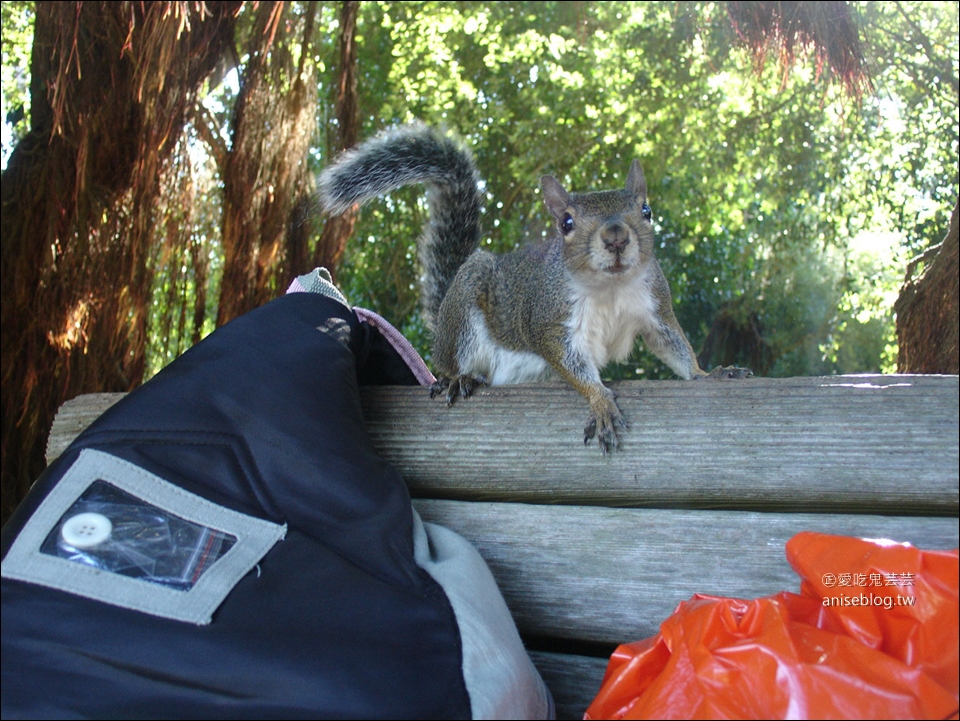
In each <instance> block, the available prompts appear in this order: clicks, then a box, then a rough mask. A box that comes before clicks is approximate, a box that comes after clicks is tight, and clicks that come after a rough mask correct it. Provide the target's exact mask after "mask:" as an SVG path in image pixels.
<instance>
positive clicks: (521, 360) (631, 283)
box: [458, 268, 657, 385]
mask: <svg viewBox="0 0 960 721" xmlns="http://www.w3.org/2000/svg"><path fill="white" fill-rule="evenodd" d="M651 275H652V273H651V272H649V268H644V269H642V270H641V271H640V272H639V273H636V274H633V275H631V276H629V277H625V278H610V277H603V278H601V279H598V280H597V281H595V282H589V281H586V282H585V281H582V280H578V279H576V278H573V277H572V276H571V277H568V292H569V302H570V315H569V317H568V319H567V321H566V324H565V325H566V328H567V341H568V343H569V348H570V350H571V351H573V352H574V353H576V354H578V355H579V356H580V357H582V358H584V359H587V360H589V361H590V362H591V363H592V364H593V366H594V372H595V373H596V375H597V380H598V381H599V371H600V369H601V368H603V367H604V366H605V365H606V364H607V363H609V362H610V361H622V360H625V359H626V358H627V357H628V356H629V355H630V352H631V351H632V350H633V344H634V341H635V339H636V337H637V335H638V334H639V333H640V332H642V331H643V330H645V329H646V328H649V327H650V326H651V325H652V324H654V323H655V322H656V308H657V301H656V298H654V295H653V292H652V289H651ZM458 359H459V363H460V368H461V372H463V373H467V374H471V375H482V376H484V377H485V378H486V379H487V382H488V383H490V385H508V384H513V383H529V382H535V381H542V380H547V379H550V378H554V377H556V374H555V373H554V372H553V369H552V368H551V367H550V364H549V363H547V361H546V360H544V359H543V358H542V357H541V356H539V355H537V354H536V353H533V352H530V351H515V350H510V349H508V348H504V347H503V346H502V345H500V344H499V343H497V342H496V341H494V340H493V338H491V336H490V333H489V331H488V329H487V326H486V323H485V321H484V318H483V314H482V313H481V312H480V310H479V308H472V309H471V312H470V314H469V322H468V330H467V332H466V333H465V334H464V339H463V342H462V343H461V345H460V348H459V353H458Z"/></svg>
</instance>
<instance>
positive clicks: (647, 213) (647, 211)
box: [640, 203, 653, 220]
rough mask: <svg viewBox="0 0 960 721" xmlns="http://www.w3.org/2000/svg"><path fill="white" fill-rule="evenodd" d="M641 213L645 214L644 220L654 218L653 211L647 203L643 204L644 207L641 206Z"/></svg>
mask: <svg viewBox="0 0 960 721" xmlns="http://www.w3.org/2000/svg"><path fill="white" fill-rule="evenodd" d="M640 214H641V215H643V219H644V220H650V219H651V218H653V211H652V210H650V206H649V205H647V204H646V203H644V204H643V207H642V208H640Z"/></svg>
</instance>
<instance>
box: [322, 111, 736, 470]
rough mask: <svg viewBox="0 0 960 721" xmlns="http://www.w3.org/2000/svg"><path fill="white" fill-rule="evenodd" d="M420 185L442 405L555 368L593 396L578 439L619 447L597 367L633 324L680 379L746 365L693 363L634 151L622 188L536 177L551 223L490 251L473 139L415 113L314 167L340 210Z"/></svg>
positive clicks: (618, 352) (632, 334)
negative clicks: (517, 243)
mask: <svg viewBox="0 0 960 721" xmlns="http://www.w3.org/2000/svg"><path fill="white" fill-rule="evenodd" d="M415 183H424V184H425V185H426V186H427V201H428V205H429V220H428V222H427V224H426V226H425V228H424V230H423V235H422V237H421V239H420V241H419V245H418V248H419V255H420V261H421V263H422V266H423V271H424V277H423V279H422V289H421V305H422V310H423V316H424V320H425V322H426V325H427V328H428V329H429V330H431V331H432V333H433V338H434V341H433V362H434V364H435V365H436V368H437V370H438V371H439V373H438V380H437V382H436V383H435V384H434V385H433V386H432V387H431V391H430V395H431V397H435V396H436V395H438V394H440V393H444V392H445V393H446V400H447V404H448V405H450V404H452V403H453V402H454V400H455V399H456V398H457V396H458V395H459V396H461V397H463V398H467V397H469V396H470V395H471V394H472V393H473V391H474V390H475V389H476V388H477V387H478V386H479V385H505V384H510V383H524V382H530V381H538V380H546V379H548V378H552V377H556V376H559V377H560V378H563V379H564V380H565V381H567V382H568V383H569V384H570V385H571V386H573V387H574V388H575V389H576V390H577V391H579V392H580V393H581V394H582V395H583V396H584V398H586V400H587V403H588V404H589V406H590V416H589V419H588V421H587V424H586V427H585V428H584V444H589V442H590V440H591V439H592V438H593V437H596V438H597V443H598V445H599V447H600V450H601V451H602V452H603V453H607V452H608V451H610V450H611V449H614V448H617V447H618V446H619V444H620V439H619V432H620V431H621V430H623V429H626V427H627V424H626V421H625V419H624V417H623V414H622V413H621V412H620V409H619V408H618V406H617V403H616V401H615V397H614V394H613V392H612V391H611V390H610V389H609V388H607V387H606V386H604V385H603V383H602V382H601V379H600V369H601V368H603V367H604V366H605V365H606V364H607V363H608V362H610V361H623V360H625V359H626V358H627V356H629V355H630V353H631V351H632V350H633V346H634V341H635V339H636V337H637V335H638V334H639V335H640V336H642V338H643V340H644V342H645V343H646V344H647V346H648V347H649V348H650V350H652V351H653V352H654V353H655V354H656V355H657V356H658V357H659V358H660V359H661V360H662V361H663V362H665V363H666V364H667V365H668V366H670V368H672V369H673V371H674V372H676V373H677V375H679V376H681V377H682V378H684V379H693V378H704V377H708V376H709V377H745V376H746V375H752V374H751V373H750V371H749V370H747V369H737V368H717V369H715V370H714V371H713V372H711V373H707V372H705V371H704V370H703V369H701V368H700V365H699V363H698V362H697V358H696V355H695V354H694V352H693V348H692V347H691V345H690V342H689V341H688V340H687V337H686V336H685V335H684V333H683V330H682V329H681V328H680V325H679V323H678V322H677V319H676V317H675V315H674V312H673V303H672V300H671V296H670V287H669V286H668V284H667V280H666V278H665V277H664V275H663V271H661V269H660V265H659V264H658V263H657V260H656V258H654V256H653V246H654V233H653V213H652V211H651V209H650V206H649V205H648V203H647V183H646V180H645V178H644V175H643V170H642V169H641V167H640V162H639V161H638V160H634V161H633V164H632V165H631V166H630V172H629V174H628V176H627V182H626V187H625V188H624V189H623V190H605V191H598V192H589V193H569V192H567V191H566V190H565V189H564V188H563V186H562V185H561V184H560V183H559V182H558V181H557V180H556V179H555V178H553V177H552V176H550V175H545V176H543V178H541V181H540V183H541V188H542V190H543V200H544V202H545V204H546V206H547V208H548V210H549V211H550V213H551V215H552V216H553V217H554V218H555V219H556V222H557V230H558V234H557V235H556V236H555V237H553V238H551V239H549V240H546V241H543V242H541V243H539V244H535V245H530V246H527V247H521V248H519V249H517V250H515V251H513V252H511V253H507V254H503V255H495V254H492V253H490V252H487V251H485V250H482V249H480V248H479V245H480V240H481V236H482V232H481V224H480V215H481V209H482V206H483V193H482V191H481V190H480V174H479V171H478V170H477V167H476V165H475V163H474V161H473V156H472V154H471V153H470V151H469V150H468V149H467V148H466V147H465V146H464V145H463V144H462V143H461V142H460V141H458V140H457V139H455V138H453V137H451V136H449V135H446V134H444V133H442V132H441V131H439V130H436V129H434V128H430V127H428V126H426V125H423V124H419V123H417V124H412V125H406V126H402V127H399V128H396V129H393V130H388V131H385V132H383V133H381V134H380V135H378V136H375V137H374V138H372V139H371V140H368V141H366V142H364V143H362V144H361V145H359V146H358V147H356V148H354V149H351V150H348V151H346V152H344V153H343V154H341V156H340V157H339V158H338V159H337V160H336V161H335V162H334V163H333V164H332V165H331V166H329V167H328V168H326V169H325V170H324V171H323V172H322V173H321V174H320V177H319V179H318V184H317V185H318V198H319V202H320V204H321V206H322V207H323V209H324V210H325V211H326V212H328V213H330V214H334V215H339V214H342V213H344V212H346V211H347V210H349V209H350V208H352V207H353V206H354V205H356V204H363V203H365V202H367V201H369V200H371V199H373V198H375V197H377V196H379V195H382V194H384V193H387V192H389V191H391V190H395V189H397V188H400V187H403V186H407V185H412V184H415Z"/></svg>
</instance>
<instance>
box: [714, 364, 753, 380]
mask: <svg viewBox="0 0 960 721" xmlns="http://www.w3.org/2000/svg"><path fill="white" fill-rule="evenodd" d="M703 377H704V378H719V379H721V380H738V379H740V378H753V371H752V370H750V369H749V368H740V367H739V366H717V367H716V368H714V369H713V370H712V371H710V372H709V373H707V374H706V375H705V376H703Z"/></svg>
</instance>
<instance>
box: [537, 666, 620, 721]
mask: <svg viewBox="0 0 960 721" xmlns="http://www.w3.org/2000/svg"><path fill="white" fill-rule="evenodd" d="M530 658H531V659H533V663H534V665H535V666H536V667H537V670H538V671H539V672H540V675H541V676H542V677H543V680H544V681H545V682H546V684H547V687H548V688H549V689H550V692H551V693H552V694H553V701H554V703H555V704H556V706H557V718H558V719H582V718H583V712H584V711H586V710H587V706H589V705H590V703H591V702H592V701H593V698H594V696H596V695H597V691H599V690H600V683H601V681H603V674H604V672H605V671H606V670H607V659H605V658H592V657H590V656H576V655H573V654H566V653H549V652H546V651H531V652H530Z"/></svg>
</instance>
